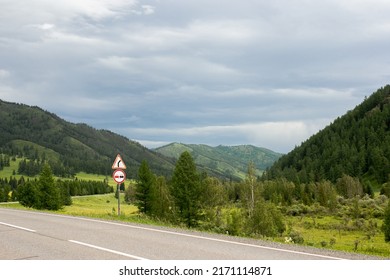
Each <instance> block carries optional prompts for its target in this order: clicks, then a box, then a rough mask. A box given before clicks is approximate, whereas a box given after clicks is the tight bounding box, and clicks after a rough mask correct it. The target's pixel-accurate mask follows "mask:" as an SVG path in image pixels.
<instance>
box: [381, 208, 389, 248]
mask: <svg viewBox="0 0 390 280" xmlns="http://www.w3.org/2000/svg"><path fill="white" fill-rule="evenodd" d="M382 230H383V232H384V234H385V241H386V242H390V201H389V202H388V205H387V208H386V210H385V216H384V221H383V225H382Z"/></svg>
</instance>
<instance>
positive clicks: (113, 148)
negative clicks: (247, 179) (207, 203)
mask: <svg viewBox="0 0 390 280" xmlns="http://www.w3.org/2000/svg"><path fill="white" fill-rule="evenodd" d="M168 150H170V151H171V152H168ZM185 150H190V151H191V152H192V154H193V156H194V159H195V162H196V163H197V166H198V167H199V171H200V172H203V171H206V172H207V173H208V174H209V175H210V176H216V177H219V178H224V179H240V178H243V177H244V174H245V173H246V171H247V168H248V163H249V162H250V161H253V162H254V163H255V165H256V167H257V168H258V175H261V173H262V171H263V170H264V169H265V168H266V167H268V166H270V165H271V164H272V163H273V162H274V161H275V160H276V159H277V158H279V157H280V156H281V154H278V153H274V152H272V151H270V150H267V149H264V148H257V147H254V146H250V145H243V146H235V147H226V146H218V147H209V146H206V145H185V144H178V143H173V144H170V145H167V146H164V147H160V148H157V149H155V150H151V149H147V148H146V147H144V146H142V145H141V144H139V143H138V142H135V141H132V140H129V139H128V138H126V137H124V136H121V135H118V134H116V133H113V132H111V131H108V130H104V129H100V130H99V129H95V128H93V127H91V126H89V125H87V124H84V123H78V124H75V123H70V122H67V121H66V120H63V119H62V118H60V117H58V116H57V115H55V114H53V113H50V112H47V111H45V110H43V109H41V108H39V107H37V106H29V105H25V104H18V103H11V102H6V101H2V100H0V154H1V153H5V154H9V155H19V156H25V157H27V158H30V159H40V160H42V159H44V160H48V161H50V162H51V165H52V166H53V167H55V168H56V169H58V170H60V171H58V170H56V171H57V173H61V172H62V171H61V170H65V171H64V172H65V173H66V174H64V175H67V174H68V173H69V172H70V173H72V172H80V171H84V172H87V173H96V174H103V175H110V174H111V173H112V170H111V166H112V163H113V161H114V159H115V157H116V155H117V154H121V156H122V158H123V160H124V162H125V163H126V167H127V169H126V172H127V174H128V177H129V178H136V177H137V174H138V168H139V166H140V164H141V162H142V161H143V160H146V161H147V162H148V165H149V166H150V168H151V170H152V171H153V172H154V173H155V174H156V175H164V176H167V177H170V176H171V174H172V171H173V169H174V167H175V164H176V159H177V158H178V157H179V156H180V154H181V153H182V152H184V151H185ZM172 152H173V153H172ZM67 172H68V173H67Z"/></svg>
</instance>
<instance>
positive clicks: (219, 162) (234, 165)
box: [155, 143, 281, 179]
mask: <svg viewBox="0 0 390 280" xmlns="http://www.w3.org/2000/svg"><path fill="white" fill-rule="evenodd" d="M155 151H156V152H158V153H161V154H163V155H165V156H167V157H172V158H175V159H177V158H179V156H180V154H181V153H183V152H184V151H188V152H190V153H191V155H192V157H193V158H194V161H195V163H196V164H197V165H198V166H200V167H201V168H203V169H204V170H206V171H213V172H214V173H216V174H219V175H220V176H222V177H228V178H232V179H243V178H245V174H246V173H247V170H248V164H249V163H250V162H253V163H254V164H255V166H256V169H257V175H258V176H261V175H262V173H263V171H264V170H265V169H266V168H267V167H269V166H271V165H272V164H273V163H274V162H275V161H276V160H277V159H278V158H279V157H280V156H281V154H279V153H276V152H273V151H270V150H267V149H265V148H259V147H255V146H251V145H240V146H217V147H210V146H207V145H197V144H181V143H171V144H168V145H166V146H163V147H160V148H157V149H155Z"/></svg>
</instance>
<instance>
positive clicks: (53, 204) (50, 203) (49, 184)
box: [36, 164, 62, 210]
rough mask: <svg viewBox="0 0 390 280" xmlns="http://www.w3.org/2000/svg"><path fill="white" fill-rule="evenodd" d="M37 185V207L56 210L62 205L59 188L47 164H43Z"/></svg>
mask: <svg viewBox="0 0 390 280" xmlns="http://www.w3.org/2000/svg"><path fill="white" fill-rule="evenodd" d="M38 187H39V192H40V205H37V207H36V208H38V209H48V210H58V209H60V208H61V206H62V198H61V193H60V189H59V188H58V186H57V185H56V183H55V181H54V177H53V173H52V171H51V168H50V166H49V165H48V164H45V165H44V166H43V168H42V171H41V174H40V175H39V180H38Z"/></svg>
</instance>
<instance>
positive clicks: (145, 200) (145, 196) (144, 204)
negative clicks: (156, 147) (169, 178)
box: [135, 160, 156, 214]
mask: <svg viewBox="0 0 390 280" xmlns="http://www.w3.org/2000/svg"><path fill="white" fill-rule="evenodd" d="M155 182H156V179H155V176H154V174H153V173H152V171H151V170H150V168H149V165H148V163H147V162H146V161H145V160H144V161H143V162H142V163H141V166H140V167H139V169H138V181H137V185H136V189H135V191H136V193H135V197H136V205H137V206H138V209H139V211H140V212H141V213H145V214H151V212H152V203H153V199H154V198H153V188H154V187H155Z"/></svg>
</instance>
